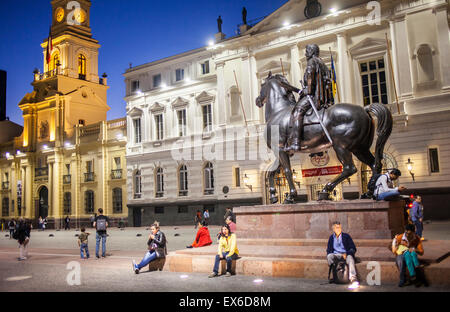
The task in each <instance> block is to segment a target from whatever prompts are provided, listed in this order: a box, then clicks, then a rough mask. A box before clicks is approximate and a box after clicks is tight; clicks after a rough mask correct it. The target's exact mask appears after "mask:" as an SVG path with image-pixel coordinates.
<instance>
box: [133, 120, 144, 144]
mask: <svg viewBox="0 0 450 312" xmlns="http://www.w3.org/2000/svg"><path fill="white" fill-rule="evenodd" d="M133 127H134V143H136V144H137V143H141V140H142V137H141V118H137V119H133Z"/></svg>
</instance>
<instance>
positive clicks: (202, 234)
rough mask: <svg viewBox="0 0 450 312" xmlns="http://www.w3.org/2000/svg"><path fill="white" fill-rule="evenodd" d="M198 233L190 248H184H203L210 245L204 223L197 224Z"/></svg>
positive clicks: (210, 241) (209, 238)
mask: <svg viewBox="0 0 450 312" xmlns="http://www.w3.org/2000/svg"><path fill="white" fill-rule="evenodd" d="M197 225H198V231H197V235H196V236H195V240H194V242H193V243H192V245H190V246H186V248H193V247H194V248H197V247H203V246H209V245H211V244H212V240H211V236H210V235H209V230H208V225H207V223H206V221H203V222H200V221H199V222H198V223H197Z"/></svg>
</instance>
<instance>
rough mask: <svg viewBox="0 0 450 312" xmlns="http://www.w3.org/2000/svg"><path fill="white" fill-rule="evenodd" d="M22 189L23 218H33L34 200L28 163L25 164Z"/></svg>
mask: <svg viewBox="0 0 450 312" xmlns="http://www.w3.org/2000/svg"><path fill="white" fill-rule="evenodd" d="M23 183H24V185H23V186H24V191H25V208H26V212H25V218H27V219H32V218H34V217H35V216H34V202H33V194H32V192H33V181H32V175H31V164H30V163H28V164H27V165H26V166H25V179H24V182H23Z"/></svg>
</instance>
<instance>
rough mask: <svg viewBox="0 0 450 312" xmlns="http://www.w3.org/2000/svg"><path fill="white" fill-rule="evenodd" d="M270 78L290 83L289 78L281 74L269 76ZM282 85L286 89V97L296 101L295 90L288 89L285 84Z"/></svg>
mask: <svg viewBox="0 0 450 312" xmlns="http://www.w3.org/2000/svg"><path fill="white" fill-rule="evenodd" d="M269 79H276V80H278V81H281V82H284V83H285V84H287V85H290V83H289V80H287V79H286V77H284V76H283V75H280V74H275V75H272V76H271V77H269ZM280 86H281V87H282V88H283V89H284V90H285V91H286V95H285V96H284V98H285V99H286V100H288V101H291V102H295V96H294V92H292V91H291V90H287V89H286V88H285V87H283V85H280Z"/></svg>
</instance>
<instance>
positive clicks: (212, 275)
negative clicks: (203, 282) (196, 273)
mask: <svg viewBox="0 0 450 312" xmlns="http://www.w3.org/2000/svg"><path fill="white" fill-rule="evenodd" d="M217 276H219V274H217V273H216V272H212V273H211V274H210V275H209V276H208V277H209V278H213V277H217Z"/></svg>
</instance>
